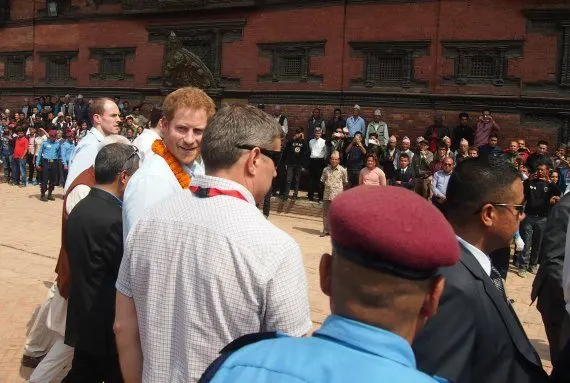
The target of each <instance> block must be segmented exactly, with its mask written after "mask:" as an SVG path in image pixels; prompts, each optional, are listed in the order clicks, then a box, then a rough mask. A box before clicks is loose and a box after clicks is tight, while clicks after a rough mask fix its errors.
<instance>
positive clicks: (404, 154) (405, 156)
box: [400, 153, 410, 160]
mask: <svg viewBox="0 0 570 383" xmlns="http://www.w3.org/2000/svg"><path fill="white" fill-rule="evenodd" d="M402 158H407V159H408V160H409V159H410V156H408V153H400V159H402Z"/></svg>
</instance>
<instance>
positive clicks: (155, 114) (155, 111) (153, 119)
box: [150, 105, 164, 128]
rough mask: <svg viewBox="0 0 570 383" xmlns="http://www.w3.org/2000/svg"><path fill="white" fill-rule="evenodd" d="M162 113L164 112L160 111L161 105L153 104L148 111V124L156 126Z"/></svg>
mask: <svg viewBox="0 0 570 383" xmlns="http://www.w3.org/2000/svg"><path fill="white" fill-rule="evenodd" d="M163 115H164V114H163V112H162V107H160V106H158V105H155V107H154V108H152V111H151V112H150V126H151V127H152V128H156V126H157V125H158V121H160V119H161V118H162V116H163Z"/></svg>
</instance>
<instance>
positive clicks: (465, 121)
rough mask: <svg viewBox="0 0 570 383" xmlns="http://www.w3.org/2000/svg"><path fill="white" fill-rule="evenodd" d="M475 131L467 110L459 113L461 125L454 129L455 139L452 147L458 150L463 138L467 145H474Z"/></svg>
mask: <svg viewBox="0 0 570 383" xmlns="http://www.w3.org/2000/svg"><path fill="white" fill-rule="evenodd" d="M474 135H475V132H474V131H473V128H472V127H471V126H470V125H469V114H467V113H465V112H461V113H459V125H457V126H456V127H455V129H453V140H452V146H451V149H452V150H454V151H457V150H458V149H459V145H460V142H461V140H466V141H467V147H469V145H472V144H473V142H474V138H475V137H474Z"/></svg>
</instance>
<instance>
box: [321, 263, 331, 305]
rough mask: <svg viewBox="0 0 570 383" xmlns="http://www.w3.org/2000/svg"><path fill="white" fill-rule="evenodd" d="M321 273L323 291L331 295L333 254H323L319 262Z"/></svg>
mask: <svg viewBox="0 0 570 383" xmlns="http://www.w3.org/2000/svg"><path fill="white" fill-rule="evenodd" d="M319 275H320V283H321V290H322V292H323V293H324V294H325V295H326V296H328V297H330V296H331V291H332V255H330V254H323V255H322V257H321V262H320V263H319Z"/></svg>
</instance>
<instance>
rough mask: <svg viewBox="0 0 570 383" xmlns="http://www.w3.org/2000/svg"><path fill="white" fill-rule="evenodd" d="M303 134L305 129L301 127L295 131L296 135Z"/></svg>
mask: <svg viewBox="0 0 570 383" xmlns="http://www.w3.org/2000/svg"><path fill="white" fill-rule="evenodd" d="M299 133H303V128H301V127H299V128H296V129H295V134H299Z"/></svg>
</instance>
